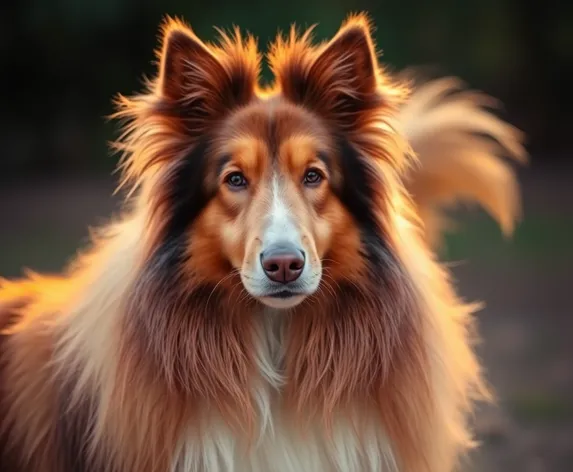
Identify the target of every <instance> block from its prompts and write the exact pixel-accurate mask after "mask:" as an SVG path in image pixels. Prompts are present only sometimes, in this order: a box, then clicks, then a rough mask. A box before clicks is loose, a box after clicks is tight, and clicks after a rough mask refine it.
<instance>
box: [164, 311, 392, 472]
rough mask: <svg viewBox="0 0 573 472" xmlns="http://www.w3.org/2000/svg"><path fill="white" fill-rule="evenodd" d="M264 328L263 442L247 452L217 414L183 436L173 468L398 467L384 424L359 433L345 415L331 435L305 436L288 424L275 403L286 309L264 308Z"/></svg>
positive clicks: (375, 471) (302, 470) (344, 470)
mask: <svg viewBox="0 0 573 472" xmlns="http://www.w3.org/2000/svg"><path fill="white" fill-rule="evenodd" d="M282 316H284V315H282ZM259 328H260V329H259V331H258V339H257V364H258V367H259V371H260V375H261V383H260V385H258V386H256V387H255V395H256V399H257V406H258V409H259V418H260V424H259V426H258V432H259V437H258V442H257V443H256V444H255V445H253V446H252V447H251V449H250V451H249V452H247V451H246V450H245V443H244V441H243V438H239V437H235V436H234V435H233V434H232V433H231V431H230V430H229V429H228V428H227V427H226V426H225V425H224V424H223V422H222V421H218V420H217V419H213V420H212V421H211V422H210V424H209V428H208V430H206V431H203V433H202V434H201V436H200V437H197V435H192V434H189V435H188V436H185V437H183V438H181V442H180V447H179V448H178V450H177V454H176V457H174V460H173V467H172V472H395V471H396V470H397V468H396V464H395V460H394V457H393V454H392V450H391V447H390V445H389V442H388V440H387V437H386V435H385V434H384V431H383V428H382V426H381V425H371V426H369V427H367V430H362V431H360V438H358V436H357V434H356V433H355V431H354V430H353V429H352V427H351V426H350V425H348V424H346V423H345V422H343V421H342V420H340V421H336V420H335V421H334V426H333V430H332V434H331V435H330V437H328V436H327V435H326V434H324V432H323V431H321V429H320V428H318V427H317V428H316V429H315V430H313V431H309V432H308V433H307V434H306V435H305V436H302V435H301V433H300V432H299V431H293V430H292V429H291V427H289V425H288V424H287V422H285V421H284V420H283V419H282V418H281V414H280V413H279V410H278V409H277V408H276V407H275V406H274V403H275V400H276V398H277V396H278V395H279V394H280V390H281V387H282V383H283V377H282V373H281V372H282V360H283V342H282V340H283V319H282V318H281V314H280V313H273V312H270V313H264V314H263V316H262V317H261V323H260V327H259Z"/></svg>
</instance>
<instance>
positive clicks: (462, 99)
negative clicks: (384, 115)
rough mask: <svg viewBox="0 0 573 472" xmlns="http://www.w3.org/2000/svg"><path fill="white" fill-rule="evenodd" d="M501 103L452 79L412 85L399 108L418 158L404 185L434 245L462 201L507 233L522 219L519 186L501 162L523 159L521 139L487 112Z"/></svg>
mask: <svg viewBox="0 0 573 472" xmlns="http://www.w3.org/2000/svg"><path fill="white" fill-rule="evenodd" d="M496 105H497V103H496V102H495V100H493V99H492V98H491V97H489V96H487V95H485V94H483V93H481V92H476V91H472V90H464V86H463V83H462V82H461V81H459V80H458V79H455V78H452V77H448V78H442V79H437V80H433V81H431V82H429V83H425V84H422V85H421V86H419V87H417V88H415V89H414V92H413V94H412V96H411V97H410V99H409V100H408V102H407V103H406V104H405V106H403V107H402V109H401V110H400V113H399V115H398V121H399V123H400V125H401V126H402V127H403V132H404V133H405V135H406V136H407V137H408V140H409V142H410V144H411V146H412V148H413V149H414V152H415V153H416V154H417V156H418V158H419V164H418V165H417V166H414V167H413V168H412V170H411V172H410V173H409V175H407V176H406V185H407V188H408V189H409V190H410V192H411V193H412V194H413V195H414V202H415V203H416V205H417V210H418V214H419V215H420V217H421V218H422V220H423V222H424V227H425V231H426V239H427V240H428V241H429V242H430V243H431V244H432V245H437V244H438V243H439V239H440V236H441V234H442V232H443V231H444V229H448V221H447V219H446V217H445V215H444V210H445V209H447V208H448V207H452V206H454V204H455V203H458V202H463V203H477V204H479V205H481V206H482V207H483V208H484V209H485V210H486V211H487V212H488V213H490V215H491V216H493V217H494V218H495V219H496V220H497V221H498V223H499V225H500V226H501V228H502V230H503V231H504V233H506V234H510V233H511V232H512V231H513V229H514V223H515V221H516V220H517V219H518V218H519V217H520V211H521V208H520V195H519V185H518V183H517V180H516V177H515V173H514V170H513V169H512V168H511V166H510V165H509V164H508V163H507V162H504V160H503V157H508V158H509V159H511V160H514V161H517V162H519V163H522V164H523V163H525V162H526V160H527V155H526V151H525V148H524V146H523V136H522V133H521V132H520V131H519V130H517V129H516V128H514V127H513V126H511V125H510V124H508V123H506V122H504V121H502V120H501V119H499V118H498V117H496V116H495V115H494V114H493V113H491V112H490V111H488V108H491V107H495V106H496Z"/></svg>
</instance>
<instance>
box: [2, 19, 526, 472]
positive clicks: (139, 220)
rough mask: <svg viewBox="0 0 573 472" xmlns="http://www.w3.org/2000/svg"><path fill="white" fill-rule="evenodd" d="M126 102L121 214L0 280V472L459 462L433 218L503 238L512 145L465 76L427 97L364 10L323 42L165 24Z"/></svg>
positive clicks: (424, 466)
mask: <svg viewBox="0 0 573 472" xmlns="http://www.w3.org/2000/svg"><path fill="white" fill-rule="evenodd" d="M162 31H163V35H162V46H161V50H160V52H159V54H158V56H159V69H158V74H157V77H156V78H155V79H154V80H151V81H150V82H149V83H148V88H147V90H146V91H145V92H144V93H143V94H141V95H136V96H134V97H131V98H127V97H120V98H119V99H118V107H119V109H118V112H117V117H118V118H119V119H121V120H123V122H124V125H125V128H124V133H123V135H122V136H121V138H120V139H119V143H118V147H119V148H120V149H121V150H122V151H123V152H124V160H123V161H122V170H123V175H124V179H123V185H127V186H128V188H130V189H131V190H132V191H131V192H130V193H129V195H128V197H127V200H128V203H127V204H126V206H125V212H124V214H123V215H122V216H121V217H120V218H119V219H118V220H117V221H115V222H113V223H111V224H109V225H108V226H106V227H105V228H103V229H102V230H101V231H100V233H99V234H98V235H97V236H96V237H95V240H94V243H93V246H92V248H91V249H90V250H89V251H88V252H86V253H84V254H82V255H81V256H79V257H77V259H76V260H75V262H74V263H73V264H72V265H71V266H70V267H69V268H68V269H67V270H66V271H65V272H64V273H63V274H62V275H59V276H54V277H45V276H40V275H35V274H30V275H28V276H26V278H24V279H23V280H18V281H2V285H1V288H0V320H1V321H2V336H1V338H0V339H1V344H0V358H1V364H0V365H1V368H0V382H1V383H0V431H1V440H0V469H1V470H2V471H7V472H8V471H10V472H12V471H18V472H20V471H40V472H72V471H74V472H76V471H80V472H81V471H84V472H94V471H99V472H135V471H137V472H231V471H234V472H251V471H255V472H302V471H304V472H331V471H334V472H365V471H371V472H374V471H377V472H395V471H403V472H449V471H451V470H452V469H453V468H454V467H455V466H456V463H457V462H458V459H459V458H460V457H461V456H462V453H463V452H464V451H466V450H467V449H468V448H469V447H470V446H471V445H472V438H471V434H470V432H469V427H468V424H467V419H468V414H469V413H470V412H471V410H472V404H473V402H474V401H475V400H478V399H481V398H486V397H487V396H488V394H487V389H486V388H485V386H484V383H483V381H482V376H481V369H480V365H479V363H478V360H477V359H476V357H475V355H474V353H473V347H472V345H473V340H474V333H473V329H472V316H471V314H472V311H473V310H474V309H475V306H474V305H468V304H465V303H464V302H462V301H461V300H460V299H459V298H458V297H457V295H456V293H455V291H454V289H453V287H452V283H451V282H450V279H449V276H448V272H447V270H446V269H445V268H444V267H442V266H441V265H440V264H439V263H438V262H437V261H436V258H435V253H434V251H435V247H436V245H437V244H438V243H439V235H440V231H441V230H442V229H443V224H444V221H443V210H444V208H445V205H448V204H450V203H452V202H455V201H457V200H468V201H474V202H477V203H479V204H481V205H482V206H483V207H485V209H486V210H488V211H489V212H490V213H491V214H492V215H493V216H494V217H495V218H496V219H497V220H498V221H499V222H500V224H501V226H502V228H503V229H504V230H506V231H510V230H511V229H512V224H513V222H514V219H515V217H516V216H517V214H518V210H519V197H518V193H519V192H518V188H517V183H516V180H515V177H514V174H513V171H512V170H511V167H509V166H508V165H507V164H506V163H505V162H504V161H502V160H501V159H500V158H499V157H498V156H497V154H498V153H499V152H503V153H504V154H505V155H506V156H509V157H513V158H516V159H517V160H519V159H525V154H524V149H523V147H522V144H521V136H520V134H519V132H517V131H516V130H515V129H514V128H513V127H511V126H510V125H508V124H506V123H504V122H502V121H500V120H499V119H498V118H496V117H495V116H494V115H492V114H491V113H489V112H488V111H487V109H486V108H485V107H486V106H488V105H489V104H490V100H489V99H488V98H487V97H485V96H483V95H481V94H479V93H477V92H473V91H464V89H463V88H462V87H460V84H459V83H458V82H457V81H455V80H454V79H441V80H435V81H430V82H427V83H425V84H424V85H420V87H416V86H415V85H414V84H413V83H410V82H408V83H407V82H406V81H405V80H399V79H398V78H397V77H398V76H396V77H394V78H391V76H390V74H389V73H388V72H386V71H385V70H384V69H383V68H382V67H381V66H380V65H379V64H378V60H377V54H376V51H375V48H374V44H373V40H372V37H371V32H370V27H369V22H368V20H367V19H366V18H365V17H364V16H354V17H351V18H350V19H349V20H347V21H346V22H345V23H344V24H343V25H342V27H341V28H340V30H339V31H338V33H337V34H336V35H335V36H334V37H333V38H332V39H331V40H330V41H328V42H326V43H324V44H314V43H313V42H312V39H311V33H310V31H307V32H305V33H304V34H302V35H300V34H297V33H296V31H295V30H294V29H293V30H292V31H291V32H290V34H288V35H287V36H286V37H284V36H279V37H278V39H277V40H276V41H275V42H274V44H273V45H272V46H271V48H270V52H269V54H268V56H267V57H268V61H269V64H270V67H271V69H272V71H273V74H274V82H273V84H272V85H271V86H269V87H266V88H264V87H262V86H261V85H259V67H260V55H259V52H258V50H257V44H256V42H255V40H254V39H253V38H252V37H244V36H241V34H240V33H239V32H238V30H237V31H235V32H234V33H233V34H229V35H227V34H221V40H220V41H219V42H218V43H217V44H206V43H204V42H202V41H201V40H199V39H198V38H197V36H195V35H194V33H193V32H192V31H191V29H189V27H188V26H186V25H185V24H183V23H182V22H181V21H178V20H173V19H169V20H167V21H166V23H165V24H164V27H163V29H162Z"/></svg>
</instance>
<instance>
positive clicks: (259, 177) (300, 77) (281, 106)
mask: <svg viewBox="0 0 573 472" xmlns="http://www.w3.org/2000/svg"><path fill="white" fill-rule="evenodd" d="M159 58H160V73H159V76H158V79H157V80H156V81H155V82H154V83H153V84H151V87H152V90H151V92H152V93H150V94H148V95H145V96H140V97H136V98H135V99H122V104H123V105H124V111H123V112H120V115H121V114H122V113H124V114H125V115H126V116H128V117H131V118H135V119H134V121H132V123H131V125H130V127H129V128H128V133H127V138H126V140H125V143H126V147H127V151H129V152H130V158H129V160H128V161H127V168H128V175H130V176H136V177H137V178H142V179H143V180H144V182H146V183H147V189H148V190H147V193H146V194H147V195H148V198H149V206H150V207H151V209H152V212H151V215H152V220H151V227H152V231H153V238H152V243H151V245H152V248H151V251H152V252H153V253H154V254H156V255H157V254H160V256H156V257H160V258H163V259H165V258H166V257H167V258H168V259H170V260H171V261H172V262H173V261H175V262H173V264H176V266H174V265H173V264H172V269H173V270H175V271H176V272H177V275H178V276H183V277H184V278H185V280H186V281H188V283H189V284H190V285H193V286H197V285H201V286H207V287H214V286H218V287H221V288H225V287H226V288H228V289H229V290H232V289H236V288H237V286H241V285H242V287H243V288H244V289H245V291H246V292H247V293H248V296H249V297H252V298H254V299H256V300H258V301H260V302H262V303H263V304H265V305H268V306H270V307H274V308H290V307H293V306H295V305H298V304H299V303H301V302H302V301H303V300H305V299H307V298H309V297H312V296H313V294H316V293H317V292H320V291H321V290H323V291H326V292H325V293H328V290H329V289H332V287H333V286H335V285H336V284H338V283H340V282H341V281H346V282H349V283H351V284H352V283H354V284H359V283H360V279H361V277H364V276H365V275H366V274H367V273H368V268H369V265H370V264H372V263H373V261H375V259H376V258H378V257H380V248H381V247H382V246H383V245H384V241H383V235H382V233H383V231H384V228H383V225H384V222H383V219H384V218H383V215H380V209H381V208H383V207H384V206H385V205H386V206H388V207H389V205H390V204H389V203H388V202H385V199H386V197H387V193H386V192H385V189H384V182H383V181H382V180H383V179H384V175H383V170H384V169H386V171H387V172H388V173H395V172H396V171H397V170H398V169H399V168H400V166H401V165H402V155H403V149H401V148H399V149H397V146H398V147H400V146H401V144H400V140H399V138H398V136H397V135H396V134H395V133H394V132H393V130H392V129H391V127H390V126H389V124H388V123H389V122H388V120H387V118H388V117H389V116H391V115H392V114H393V112H394V111H395V109H396V107H397V105H398V103H399V102H400V100H401V98H402V96H403V94H404V89H403V88H402V87H400V86H397V85H395V84H393V83H391V82H390V80H389V79H388V78H387V77H386V76H385V75H384V74H383V73H382V72H381V69H380V67H379V65H378V62H377V58H376V52H375V49H374V46H373V42H372V39H371V35H370V31H369V26H368V22H367V20H366V19H365V18H363V17H354V18H352V19H350V20H349V21H348V22H347V23H345V24H344V25H343V26H342V28H341V29H340V31H339V32H338V33H337V34H336V35H335V37H334V38H333V39H332V40H331V41H329V42H327V43H325V44H322V45H318V46H314V45H312V44H311V42H310V32H307V33H306V34H304V35H303V36H302V37H297V35H296V34H295V33H294V31H293V32H291V35H290V37H289V38H287V39H283V38H279V39H277V41H276V42H275V43H274V45H273V46H272V48H271V51H270V54H269V62H270V65H271V68H272V70H273V72H274V75H275V83H274V84H273V86H272V87H270V88H268V89H264V90H263V89H262V88H261V87H260V86H259V82H258V80H259V55H258V52H257V46H256V43H255V41H254V40H253V39H252V38H247V39H243V38H241V36H240V34H239V33H238V32H236V33H235V35H234V36H233V37H229V36H223V38H222V41H221V42H220V44H219V45H216V46H215V45H207V44H205V43H203V42H201V41H200V40H199V39H198V38H197V37H196V36H195V35H194V34H193V32H192V31H191V30H190V29H189V28H188V27H186V26H184V25H183V24H181V23H179V22H177V21H171V20H170V21H169V22H168V23H167V24H166V26H165V28H164V35H163V47H162V50H161V52H160V57H159ZM387 177H388V182H391V180H392V178H391V175H388V176H387ZM165 254H167V256H165ZM239 280H240V282H239ZM238 293H239V292H237V294H238Z"/></svg>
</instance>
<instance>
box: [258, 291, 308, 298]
mask: <svg viewBox="0 0 573 472" xmlns="http://www.w3.org/2000/svg"><path fill="white" fill-rule="evenodd" d="M301 295H304V293H301V292H294V291H292V290H281V291H280V292H274V293H270V294H268V295H266V296H267V297H270V298H282V299H286V298H292V297H296V296H301Z"/></svg>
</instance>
